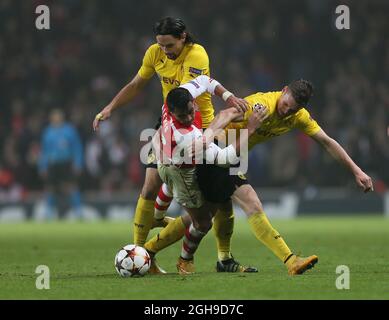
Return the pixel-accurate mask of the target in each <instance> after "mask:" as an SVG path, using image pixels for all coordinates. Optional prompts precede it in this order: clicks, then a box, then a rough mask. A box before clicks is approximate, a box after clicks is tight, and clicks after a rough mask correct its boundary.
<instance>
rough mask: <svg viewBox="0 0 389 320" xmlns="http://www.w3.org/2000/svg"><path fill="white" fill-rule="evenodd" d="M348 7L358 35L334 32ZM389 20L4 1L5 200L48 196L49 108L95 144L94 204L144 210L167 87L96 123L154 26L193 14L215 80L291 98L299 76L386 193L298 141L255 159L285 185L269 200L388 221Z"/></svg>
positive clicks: (134, 67) (370, 4)
mask: <svg viewBox="0 0 389 320" xmlns="http://www.w3.org/2000/svg"><path fill="white" fill-rule="evenodd" d="M42 3H45V4H48V5H49V7H50V10H51V30H49V31H47V30H42V31H39V30H37V29H36V28H35V18H36V17H37V15H36V14H35V8H36V6H37V5H39V4H42ZM339 4H346V5H348V6H349V8H350V12H351V29H350V30H338V29H337V28H336V27H335V19H336V14H335V8H336V7H337V6H338V5H339ZM388 10H389V3H388V2H386V1H384V0H382V1H381V0H374V1H333V0H327V1H322V0H305V1H303V0H299V1H293V2H286V1H280V0H275V1H271V2H268V1H254V0H251V1H250V0H244V1H240V2H239V3H238V2H234V1H227V0H215V1H212V2H208V1H205V0H199V1H195V2H191V4H190V5H187V4H186V2H185V1H173V2H170V1H169V2H161V1H142V2H138V1H115V2H113V3H108V2H103V1H93V0H92V1H88V0H85V1H76V0H67V1H65V0H63V1H47V2H42V1H11V0H5V1H1V4H0V24H1V28H0V61H1V62H2V63H1V64H0V88H1V89H0V90H1V94H0V105H1V108H0V151H1V152H0V201H1V202H2V203H3V205H4V204H9V203H19V204H20V203H26V204H31V205H32V204H33V203H36V200H39V199H40V198H41V194H42V190H43V182H42V179H41V178H40V176H39V175H38V170H37V161H38V159H39V154H40V138H41V134H42V128H44V126H45V124H46V123H47V120H48V119H47V115H48V112H49V110H50V109H53V108H58V107H59V108H61V109H63V110H64V111H65V112H66V115H67V117H68V119H69V120H70V121H71V122H72V123H73V124H74V125H75V126H76V127H77V128H78V130H79V132H80V134H81V137H82V141H83V144H84V155H85V165H86V166H85V170H84V171H83V173H82V178H81V180H80V182H81V188H82V191H83V194H84V199H86V201H90V202H91V203H92V202H93V201H95V202H96V201H97V200H101V199H106V200H107V201H110V200H114V199H116V200H117V203H124V204H125V203H130V204H131V205H133V204H134V201H136V198H137V195H138V193H139V190H140V188H141V185H142V183H143V176H144V168H143V166H142V165H141V163H140V161H139V150H140V148H141V146H142V143H141V142H140V141H139V134H140V132H141V130H143V129H144V128H148V127H153V126H154V123H155V119H156V118H157V116H158V113H159V107H160V105H161V102H162V101H161V89H160V85H159V81H158V79H157V77H154V79H153V80H152V81H151V83H149V85H148V86H147V87H146V88H145V90H143V92H142V93H141V94H140V95H139V96H138V97H137V98H136V99H135V101H133V102H132V103H131V104H130V105H129V106H126V107H123V108H121V109H120V110H119V111H118V112H116V113H115V114H114V115H113V117H112V119H111V120H110V121H107V122H104V123H103V126H102V130H101V131H100V133H99V134H95V133H94V132H93V131H92V126H91V124H92V120H93V118H94V115H95V114H96V112H98V111H99V110H100V109H101V108H102V107H103V106H105V105H106V104H107V103H108V102H109V101H110V100H111V98H112V97H113V96H114V95H115V94H116V93H117V92H118V90H119V89H120V88H121V87H122V86H123V85H124V84H125V83H127V82H128V80H129V79H130V78H131V77H132V76H133V75H135V74H136V72H137V71H138V68H139V66H140V64H141V59H142V57H143V54H144V51H145V49H146V48H147V47H148V46H149V45H150V44H151V43H153V42H154V36H153V33H152V26H153V24H154V22H155V21H157V20H158V19H160V18H161V17H163V16H167V15H171V16H178V17H181V18H182V19H183V20H184V21H185V22H186V23H187V26H188V30H189V31H191V32H192V33H193V34H194V35H195V37H196V38H197V39H198V41H199V43H201V44H202V45H204V47H205V48H206V50H207V52H208V54H209V58H210V65H211V74H212V76H213V77H215V78H217V79H218V80H219V81H221V82H222V83H224V84H225V85H226V87H228V88H232V89H233V90H234V92H236V94H238V95H240V96H245V95H248V94H250V93H253V92H257V91H268V90H279V89H281V88H282V87H283V86H284V85H285V84H287V83H288V82H289V81H291V80H293V79H296V78H306V79H308V80H311V81H312V82H313V83H314V86H315V94H314V97H313V99H312V101H311V104H310V106H309V110H310V111H311V113H312V115H313V116H314V118H315V119H316V120H317V121H318V122H319V124H320V125H321V126H322V127H323V129H324V130H325V131H326V132H327V133H328V134H329V135H330V136H332V137H333V138H335V139H336V140H337V141H338V142H340V143H341V145H342V146H344V147H345V149H346V150H347V152H348V153H349V154H350V156H351V157H352V158H353V159H354V160H355V161H356V163H357V164H358V165H360V166H361V168H362V169H363V170H365V171H366V172H367V173H368V174H369V175H371V177H372V178H373V179H374V183H375V190H376V193H375V194H374V195H361V194H360V193H359V190H357V188H356V186H355V183H354V179H353V177H352V176H351V175H350V174H349V172H347V171H346V170H345V169H344V168H343V167H342V166H340V165H339V164H338V163H337V162H336V161H334V160H333V159H332V158H331V157H330V156H329V155H327V154H326V153H325V152H324V151H323V150H322V149H321V148H320V147H319V146H318V145H316V144H315V143H314V142H313V141H311V140H310V139H309V138H307V137H305V136H304V135H302V134H300V133H298V132H293V133H290V134H288V135H285V136H283V137H280V138H277V139H274V140H272V141H270V142H268V143H265V144H262V145H260V146H257V147H256V148H255V149H254V150H253V151H252V152H251V154H250V161H249V162H250V168H249V177H250V181H251V183H252V184H253V185H254V186H255V187H256V188H258V190H262V192H263V196H264V198H265V199H266V198H267V195H268V193H267V192H266V190H268V189H269V188H276V189H270V190H275V191H276V192H275V193H269V194H270V196H269V197H270V198H271V197H272V196H273V197H274V198H277V197H279V196H280V194H282V193H279V191H281V192H282V191H283V190H287V191H293V192H295V194H297V195H298V196H299V199H303V200H304V199H305V200H315V199H316V200H322V202H320V201H319V202H316V203H313V204H309V203H308V204H306V206H307V209H306V210H305V211H312V210H311V209H310V208H322V206H323V203H324V206H325V207H326V208H325V209H324V210H327V211H331V210H330V208H331V203H332V207H335V208H336V207H338V208H340V209H339V210H338V211H343V210H342V209H343V208H344V209H345V210H346V209H347V208H349V209H350V208H351V211H352V212H356V211H358V209H361V210H362V211H363V212H364V211H366V210H367V209H370V211H373V212H383V211H384V210H385V201H384V200H383V199H384V197H383V195H384V194H385V192H386V191H387V188H388V181H389V170H387V164H388V163H389V148H388V136H387V127H388V118H389V90H388V80H389V79H388V77H389V40H388V38H387V37H385V36H384V34H385V33H387V30H389V22H388V20H387V13H388ZM214 101H215V105H216V107H217V109H219V108H220V107H221V105H220V102H219V101H217V99H214ZM329 188H330V189H329ZM334 188H335V189H334ZM323 190H324V193H323ZM323 199H324V200H323ZM328 199H332V200H333V201H332V202H330V201H327V200H328ZM342 199H348V201H346V202H342ZM353 199H356V200H355V201H354V200H353ZM23 201H24V202H23ZM334 201H335V202H334ZM336 201H338V202H336ZM339 201H340V202H339ZM100 202H101V201H100ZM303 207H304V206H303ZM335 210H336V209H335ZM300 211H304V209H303V208H302V209H301V210H300ZM313 211H314V210H313ZM346 211H347V210H346ZM388 211H389V209H388Z"/></svg>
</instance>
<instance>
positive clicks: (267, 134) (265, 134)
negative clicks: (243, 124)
mask: <svg viewBox="0 0 389 320" xmlns="http://www.w3.org/2000/svg"><path fill="white" fill-rule="evenodd" d="M255 133H256V134H258V135H260V136H262V137H266V138H272V137H277V136H279V135H280V134H279V133H272V132H269V131H265V130H262V129H260V128H258V129H257V130H255Z"/></svg>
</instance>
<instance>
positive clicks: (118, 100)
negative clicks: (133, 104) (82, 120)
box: [93, 74, 148, 131]
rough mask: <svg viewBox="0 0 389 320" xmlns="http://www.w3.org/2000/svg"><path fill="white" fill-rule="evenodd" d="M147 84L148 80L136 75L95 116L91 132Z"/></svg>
mask: <svg viewBox="0 0 389 320" xmlns="http://www.w3.org/2000/svg"><path fill="white" fill-rule="evenodd" d="M147 82H148V79H143V78H142V77H141V76H139V75H138V74H137V75H136V76H135V77H134V78H133V79H132V80H131V82H129V83H128V84H127V85H126V86H125V87H124V88H123V89H121V90H120V91H119V93H118V94H117V95H116V96H115V97H114V98H113V99H112V101H111V102H110V103H109V104H108V105H107V106H106V107H104V108H103V110H101V111H100V112H99V113H98V114H97V115H96V117H95V119H94V120H93V130H95V131H96V130H98V129H99V124H100V121H104V120H106V119H108V118H109V117H110V116H111V113H112V112H113V111H114V110H115V109H116V108H118V107H121V106H123V105H125V104H127V103H129V102H130V101H131V100H132V99H133V98H134V97H135V96H136V95H137V94H138V93H139V92H140V91H141V89H142V88H143V87H144V85H145V84H146V83H147Z"/></svg>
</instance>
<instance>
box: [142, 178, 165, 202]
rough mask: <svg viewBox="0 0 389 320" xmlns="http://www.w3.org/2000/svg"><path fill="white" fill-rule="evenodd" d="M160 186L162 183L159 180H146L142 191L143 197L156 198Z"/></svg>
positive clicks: (147, 198)
mask: <svg viewBox="0 0 389 320" xmlns="http://www.w3.org/2000/svg"><path fill="white" fill-rule="evenodd" d="M160 187H161V184H160V181H159V180H158V181H157V180H151V179H148V180H146V181H145V183H144V184H143V187H142V191H141V196H142V198H143V199H146V200H155V199H156V198H157V195H158V191H159V188H160Z"/></svg>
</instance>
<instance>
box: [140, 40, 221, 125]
mask: <svg viewBox="0 0 389 320" xmlns="http://www.w3.org/2000/svg"><path fill="white" fill-rule="evenodd" d="M154 73H157V75H158V77H159V79H160V81H161V85H162V95H163V100H164V101H165V99H166V96H167V94H168V93H169V91H170V90H172V89H174V88H177V87H178V86H180V85H181V84H184V83H186V82H188V81H190V80H192V79H193V78H196V77H198V76H199V75H202V74H205V75H207V76H209V75H210V71H209V59H208V54H207V52H206V51H205V49H204V48H203V47H202V46H201V45H199V44H187V45H185V47H184V49H183V50H182V52H181V54H180V55H179V56H178V57H177V59H176V60H171V59H168V58H167V56H166V55H165V53H164V52H163V51H162V49H161V48H160V47H159V46H158V44H153V45H151V46H150V47H149V48H148V49H147V51H146V53H145V56H144V57H143V63H142V66H141V68H140V69H139V71H138V75H139V76H140V77H142V78H143V79H150V78H151V77H152V76H153V75H154ZM196 103H197V105H198V106H199V109H200V112H201V117H202V120H203V127H204V128H206V127H208V125H209V124H210V123H211V121H212V120H213V118H214V108H213V105H212V102H211V95H210V94H209V93H204V94H202V95H201V96H199V97H197V98H196Z"/></svg>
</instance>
